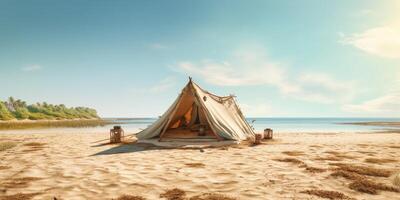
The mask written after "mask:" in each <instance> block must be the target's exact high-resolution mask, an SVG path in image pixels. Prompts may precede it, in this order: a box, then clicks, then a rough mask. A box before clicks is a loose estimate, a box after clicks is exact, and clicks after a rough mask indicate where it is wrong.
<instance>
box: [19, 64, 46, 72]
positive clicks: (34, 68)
mask: <svg viewBox="0 0 400 200" xmlns="http://www.w3.org/2000/svg"><path fill="white" fill-rule="evenodd" d="M42 68H43V67H42V66H40V65H29V66H26V67H23V68H21V70H22V71H24V72H30V71H38V70H41V69H42Z"/></svg>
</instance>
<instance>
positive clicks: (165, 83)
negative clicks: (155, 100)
mask: <svg viewBox="0 0 400 200" xmlns="http://www.w3.org/2000/svg"><path fill="white" fill-rule="evenodd" d="M175 84H176V79H175V78H174V77H167V78H165V79H162V80H161V81H160V82H158V83H156V84H155V85H153V86H152V87H151V88H150V90H149V91H150V92H153V93H157V92H165V91H167V90H169V89H170V88H172V87H174V86H175Z"/></svg>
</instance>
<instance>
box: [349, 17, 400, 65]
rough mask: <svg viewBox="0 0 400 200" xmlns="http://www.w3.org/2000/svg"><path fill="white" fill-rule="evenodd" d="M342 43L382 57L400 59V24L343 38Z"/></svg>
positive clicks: (371, 29) (376, 28) (372, 29)
mask: <svg viewBox="0 0 400 200" xmlns="http://www.w3.org/2000/svg"><path fill="white" fill-rule="evenodd" d="M341 37H342V39H341V42H342V43H344V44H349V45H353V46H354V47H356V48H358V49H360V50H362V51H364V52H366V53H369V54H372V55H376V56H380V57H385V58H400V24H398V23H392V24H388V25H385V26H380V27H374V28H370V29H368V30H365V31H364V32H362V33H355V34H352V35H350V36H345V35H342V36H341Z"/></svg>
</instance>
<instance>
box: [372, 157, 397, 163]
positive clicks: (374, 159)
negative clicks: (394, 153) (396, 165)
mask: <svg viewBox="0 0 400 200" xmlns="http://www.w3.org/2000/svg"><path fill="white" fill-rule="evenodd" d="M365 162H367V163H374V164H385V163H393V162H397V160H395V159H389V158H367V159H365Z"/></svg>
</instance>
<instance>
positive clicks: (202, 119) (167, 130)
mask: <svg viewBox="0 0 400 200" xmlns="http://www.w3.org/2000/svg"><path fill="white" fill-rule="evenodd" d="M137 138H138V139H139V140H140V139H152V138H159V140H160V141H161V140H164V139H179V140H183V139H195V140H199V139H205V140H217V141H221V140H236V141H240V140H246V139H248V138H254V130H253V129H252V128H251V126H250V125H249V124H248V122H247V121H246V119H245V118H244V116H243V114H242V112H241V111H240V109H239V107H238V105H237V103H236V101H235V98H234V96H233V95H230V96H217V95H214V94H212V93H209V92H208V91H206V90H203V89H202V88H200V87H199V86H198V85H197V84H195V83H194V82H193V81H192V79H191V78H189V83H188V84H187V85H186V86H185V87H184V88H183V89H182V92H181V94H180V95H179V96H178V98H177V99H176V100H175V101H174V103H173V104H172V105H171V106H170V107H169V108H168V110H167V111H166V112H165V113H164V114H163V115H162V116H161V117H160V118H159V119H158V120H157V121H156V122H154V123H153V124H152V125H151V126H149V127H148V128H146V129H145V130H143V131H141V132H139V133H138V134H137Z"/></svg>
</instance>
